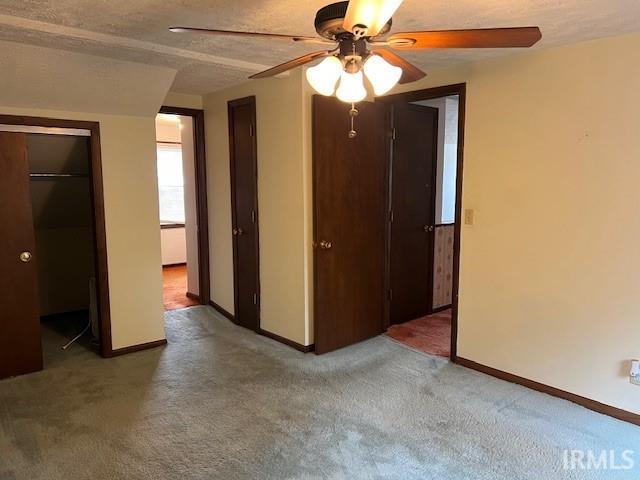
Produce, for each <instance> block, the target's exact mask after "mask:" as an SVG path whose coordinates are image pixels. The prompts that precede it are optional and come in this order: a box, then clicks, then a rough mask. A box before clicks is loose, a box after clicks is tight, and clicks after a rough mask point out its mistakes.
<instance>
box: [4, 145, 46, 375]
mask: <svg viewBox="0 0 640 480" xmlns="http://www.w3.org/2000/svg"><path fill="white" fill-rule="evenodd" d="M0 172H2V173H0V232H1V233H0V378H5V377H11V376H14V375H22V374H24V373H30V372H35V371H38V370H42V347H41V337H40V315H39V306H38V291H37V269H36V261H35V258H34V256H35V236H34V231H33V216H32V212H31V191H30V181H29V165H28V161H27V139H26V135H25V134H23V133H6V132H0Z"/></svg>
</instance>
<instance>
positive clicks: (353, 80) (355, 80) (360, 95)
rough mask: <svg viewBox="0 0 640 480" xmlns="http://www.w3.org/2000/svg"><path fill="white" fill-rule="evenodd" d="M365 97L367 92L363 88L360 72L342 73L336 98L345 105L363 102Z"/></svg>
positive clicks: (362, 78)
mask: <svg viewBox="0 0 640 480" xmlns="http://www.w3.org/2000/svg"><path fill="white" fill-rule="evenodd" d="M366 96H367V90H366V89H365V88H364V77H363V76H362V72H356V73H347V72H342V75H341V77H340V85H338V90H336V97H338V98H339V99H340V100H342V101H343V102H346V103H357V102H361V101H362V100H364V99H365V97H366Z"/></svg>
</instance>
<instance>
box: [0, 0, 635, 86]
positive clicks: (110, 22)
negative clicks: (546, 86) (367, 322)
mask: <svg viewBox="0 0 640 480" xmlns="http://www.w3.org/2000/svg"><path fill="white" fill-rule="evenodd" d="M327 3H329V2H328V1H326V0H304V1H300V0H232V1H217V0H173V1H167V0H0V40H9V41H13V42H24V43H29V44H34V45H42V46H47V47H52V48H60V49H66V50H74V51H80V52H83V53H88V54H94V55H99V56H106V57H113V58H119V59H123V60H132V61H137V62H143V63H149V64H154V65H162V66H168V67H172V68H176V69H178V75H177V76H176V80H175V83H174V85H173V87H172V90H173V91H176V92H182V93H194V94H204V93H208V92H211V91H214V90H218V89H221V88H224V87H227V86H230V85H233V84H236V83H241V82H244V81H246V78H247V76H248V75H250V74H251V73H254V72H257V71H259V70H261V69H262V67H266V66H272V65H275V64H278V63H282V62H283V61H286V60H288V59H290V58H293V57H296V56H299V55H302V54H304V53H306V52H308V51H310V50H314V49H318V47H317V46H313V45H306V46H305V45H294V44H289V43H288V42H283V41H280V40H254V39H248V40H244V39H241V40H238V39H234V38H225V37H215V38H214V37H210V36H198V35H192V34H173V33H170V32H168V31H167V27H169V26H171V25H187V26H199V27H210V28H221V29H235V30H244V29H246V30H255V31H262V32H274V33H291V34H297V35H313V34H314V33H315V31H314V28H313V18H314V15H315V12H316V10H317V9H318V8H320V7H322V6H324V5H326V4H327ZM528 25H538V26H540V28H541V30H542V34H543V39H542V41H541V42H540V43H539V44H538V45H537V46H536V47H534V48H546V47H550V46H554V45H562V44H567V43H573V42H578V41H582V40H588V39H593V38H600V37H606V36H611V35H617V34H622V33H625V32H632V31H638V30H640V1H638V0H515V1H514V0H482V1H480V0H458V1H456V2H445V1H433V0H405V2H404V4H403V5H402V6H401V7H400V10H399V11H398V12H397V13H396V15H395V16H394V26H393V31H395V32H399V31H410V30H422V29H424V30H437V29H450V28H478V27H504V26H528ZM513 53H514V51H513V50H507V51H505V50H484V51H479V50H464V51H453V50H447V51H421V52H416V53H411V54H405V53H403V55H404V56H406V57H407V58H408V59H409V60H411V61H412V62H414V63H415V64H417V65H418V66H420V67H422V68H424V69H425V70H427V71H428V70H430V69H435V68H439V67H443V66H447V65H451V64H454V63H460V62H467V61H473V60H478V59H483V58H488V57H492V56H497V55H506V54H513ZM515 53H517V52H515Z"/></svg>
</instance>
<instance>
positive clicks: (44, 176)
mask: <svg viewBox="0 0 640 480" xmlns="http://www.w3.org/2000/svg"><path fill="white" fill-rule="evenodd" d="M29 176H30V177H31V178H42V179H47V178H89V175H88V174H86V173H30V174H29Z"/></svg>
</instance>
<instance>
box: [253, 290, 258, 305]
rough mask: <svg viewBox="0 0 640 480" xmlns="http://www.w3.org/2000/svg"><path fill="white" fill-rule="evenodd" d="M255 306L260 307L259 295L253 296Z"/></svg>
mask: <svg viewBox="0 0 640 480" xmlns="http://www.w3.org/2000/svg"><path fill="white" fill-rule="evenodd" d="M253 304H254V305H258V294H257V293H254V294H253Z"/></svg>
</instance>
